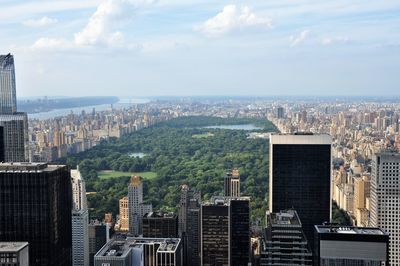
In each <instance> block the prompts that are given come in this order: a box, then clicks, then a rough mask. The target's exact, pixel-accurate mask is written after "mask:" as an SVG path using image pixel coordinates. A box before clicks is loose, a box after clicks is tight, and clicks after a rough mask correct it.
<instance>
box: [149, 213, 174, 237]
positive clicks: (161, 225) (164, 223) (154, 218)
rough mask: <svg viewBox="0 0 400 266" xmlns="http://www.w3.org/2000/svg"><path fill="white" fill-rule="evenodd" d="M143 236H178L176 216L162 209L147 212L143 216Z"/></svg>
mask: <svg viewBox="0 0 400 266" xmlns="http://www.w3.org/2000/svg"><path fill="white" fill-rule="evenodd" d="M142 219H143V237H153V238H176V237H178V216H177V215H176V214H175V213H168V212H163V211H158V212H149V213H146V214H145V215H144V216H143V218H142Z"/></svg>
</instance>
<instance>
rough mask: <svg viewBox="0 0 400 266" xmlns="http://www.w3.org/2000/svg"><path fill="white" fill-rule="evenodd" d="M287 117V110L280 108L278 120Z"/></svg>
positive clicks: (278, 109)
mask: <svg viewBox="0 0 400 266" xmlns="http://www.w3.org/2000/svg"><path fill="white" fill-rule="evenodd" d="M284 115H285V109H283V107H278V108H277V118H279V119H282V118H284Z"/></svg>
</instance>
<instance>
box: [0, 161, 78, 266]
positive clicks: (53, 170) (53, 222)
mask: <svg viewBox="0 0 400 266" xmlns="http://www.w3.org/2000/svg"><path fill="white" fill-rule="evenodd" d="M71 211H72V193H71V179H70V173H69V169H68V167H67V166H60V165H47V164H38V163H2V164H0V241H24V242H25V241H26V242H28V243H29V261H30V263H29V265H31V266H35V265H40V266H45V265H49V266H50V265H66V266H70V265H71V253H72V239H71V238H72V230H71V227H72V226H71V220H72V219H71Z"/></svg>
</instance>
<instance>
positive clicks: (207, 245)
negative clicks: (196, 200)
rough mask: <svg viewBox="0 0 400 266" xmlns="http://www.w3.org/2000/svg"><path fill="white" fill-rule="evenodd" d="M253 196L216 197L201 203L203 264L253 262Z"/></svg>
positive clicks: (231, 265)
mask: <svg viewBox="0 0 400 266" xmlns="http://www.w3.org/2000/svg"><path fill="white" fill-rule="evenodd" d="M249 204H250V198H248V197H240V198H232V197H212V199H211V201H210V202H208V203H205V204H203V205H202V206H201V210H202V212H201V217H202V219H201V250H202V254H201V258H202V265H203V266H207V265H209V266H216V265H224V266H241V265H247V264H248V263H249V253H250V208H249Z"/></svg>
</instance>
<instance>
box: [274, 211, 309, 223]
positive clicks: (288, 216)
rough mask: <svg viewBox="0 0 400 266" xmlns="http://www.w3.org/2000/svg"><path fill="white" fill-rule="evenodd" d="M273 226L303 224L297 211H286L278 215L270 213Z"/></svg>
mask: <svg viewBox="0 0 400 266" xmlns="http://www.w3.org/2000/svg"><path fill="white" fill-rule="evenodd" d="M269 217H270V219H271V223H272V225H273V226H274V225H300V226H301V222H300V219H299V216H298V215H297V212H296V211H295V210H284V211H280V212H277V213H270V214H269Z"/></svg>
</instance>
